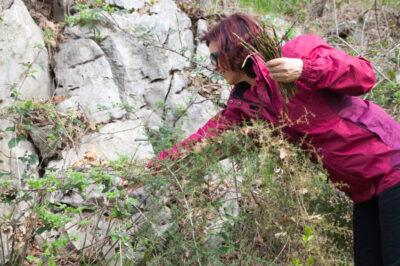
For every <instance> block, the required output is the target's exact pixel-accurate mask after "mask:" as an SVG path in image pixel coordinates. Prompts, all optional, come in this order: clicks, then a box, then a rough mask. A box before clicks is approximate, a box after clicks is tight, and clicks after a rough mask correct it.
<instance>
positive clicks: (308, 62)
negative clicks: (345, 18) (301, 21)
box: [283, 35, 375, 96]
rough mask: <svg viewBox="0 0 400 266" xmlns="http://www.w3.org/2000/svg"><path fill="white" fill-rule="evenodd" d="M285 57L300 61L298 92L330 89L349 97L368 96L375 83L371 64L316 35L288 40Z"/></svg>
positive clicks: (284, 50) (297, 82)
mask: <svg viewBox="0 0 400 266" xmlns="http://www.w3.org/2000/svg"><path fill="white" fill-rule="evenodd" d="M283 52H284V56H287V57H295V58H301V59H302V60H303V63H304V65H303V72H302V74H301V76H300V78H299V79H298V80H297V81H296V82H295V84H296V86H297V87H298V88H299V89H304V90H310V91H315V90H321V89H328V90H332V91H336V92H340V93H342V94H347V95H354V96H355V95H361V94H364V93H367V92H368V91H370V90H371V89H372V87H373V86H374V84H375V73H374V70H373V67H372V64H371V63H370V62H369V61H367V60H366V59H364V58H362V57H354V56H350V55H348V54H346V53H345V52H344V51H341V50H337V49H335V48H333V47H332V46H330V45H329V44H328V43H326V42H325V41H324V40H322V39H321V38H320V37H319V36H317V35H302V36H300V37H297V38H296V39H294V40H292V41H289V42H288V43H287V44H286V45H285V47H284V49H283Z"/></svg>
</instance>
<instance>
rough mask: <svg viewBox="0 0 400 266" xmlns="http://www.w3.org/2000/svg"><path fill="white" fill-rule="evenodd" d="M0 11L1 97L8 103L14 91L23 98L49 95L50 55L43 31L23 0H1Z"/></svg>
mask: <svg viewBox="0 0 400 266" xmlns="http://www.w3.org/2000/svg"><path fill="white" fill-rule="evenodd" d="M7 7H8V8H7ZM1 9H4V10H3V11H2V12H1ZM0 12H1V13H0V18H1V20H0V99H2V100H3V101H4V102H8V101H9V100H10V93H11V91H12V90H18V91H19V92H20V94H21V96H20V97H21V98H46V97H48V96H49V95H50V90H51V83H50V75H49V64H48V54H47V50H46V49H45V48H44V41H43V34H42V32H41V30H40V29H39V27H38V26H37V25H36V24H35V23H34V21H33V19H32V18H31V16H30V15H29V13H28V10H27V9H26V7H25V5H24V4H23V3H22V1H21V0H14V1H5V3H4V2H3V1H2V4H1V8H0ZM25 76H27V77H26V78H25Z"/></svg>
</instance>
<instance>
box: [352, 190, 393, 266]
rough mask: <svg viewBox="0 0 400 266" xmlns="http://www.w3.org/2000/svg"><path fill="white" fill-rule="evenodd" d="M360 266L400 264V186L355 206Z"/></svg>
mask: <svg viewBox="0 0 400 266" xmlns="http://www.w3.org/2000/svg"><path fill="white" fill-rule="evenodd" d="M353 231H354V261H355V265H356V266H369V265H371V266H379V265H385V266H389V265H390V266H394V265H400V185H396V186H394V187H392V188H390V189H388V190H386V191H384V192H382V193H381V194H380V195H379V196H377V197H374V198H373V199H371V200H369V201H367V202H362V203H356V204H354V210H353Z"/></svg>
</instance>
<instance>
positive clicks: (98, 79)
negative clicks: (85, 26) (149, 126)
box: [54, 39, 125, 122]
mask: <svg viewBox="0 0 400 266" xmlns="http://www.w3.org/2000/svg"><path fill="white" fill-rule="evenodd" d="M54 71H55V73H56V80H57V83H58V87H57V88H56V94H57V95H63V96H67V97H69V98H68V99H67V100H66V101H65V102H64V103H62V105H61V106H60V107H61V110H62V111H67V110H64V108H63V107H67V108H70V107H71V106H73V107H75V108H78V107H79V108H81V109H82V111H84V112H85V113H86V115H87V117H88V118H89V120H91V121H93V122H107V121H110V120H112V119H119V118H121V117H122V116H123V115H124V113H125V112H124V111H123V110H122V109H121V105H122V103H121V99H120V94H119V89H118V86H117V84H116V83H115V82H114V80H113V78H114V77H113V74H112V71H111V67H110V64H109V63H108V61H107V59H106V58H105V56H104V53H103V51H102V50H101V49H100V47H99V46H98V45H97V44H96V43H95V42H94V41H92V40H90V39H78V40H68V41H67V42H65V43H63V44H62V45H60V51H59V53H57V54H56V55H55V68H54ZM67 108H65V109H67Z"/></svg>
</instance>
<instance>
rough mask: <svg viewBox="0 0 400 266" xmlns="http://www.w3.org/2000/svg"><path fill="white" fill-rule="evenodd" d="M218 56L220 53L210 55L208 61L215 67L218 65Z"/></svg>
mask: <svg viewBox="0 0 400 266" xmlns="http://www.w3.org/2000/svg"><path fill="white" fill-rule="evenodd" d="M220 54H221V53H220V52H213V53H210V61H211V64H212V65H213V66H216V65H217V64H218V57H219V56H220Z"/></svg>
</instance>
